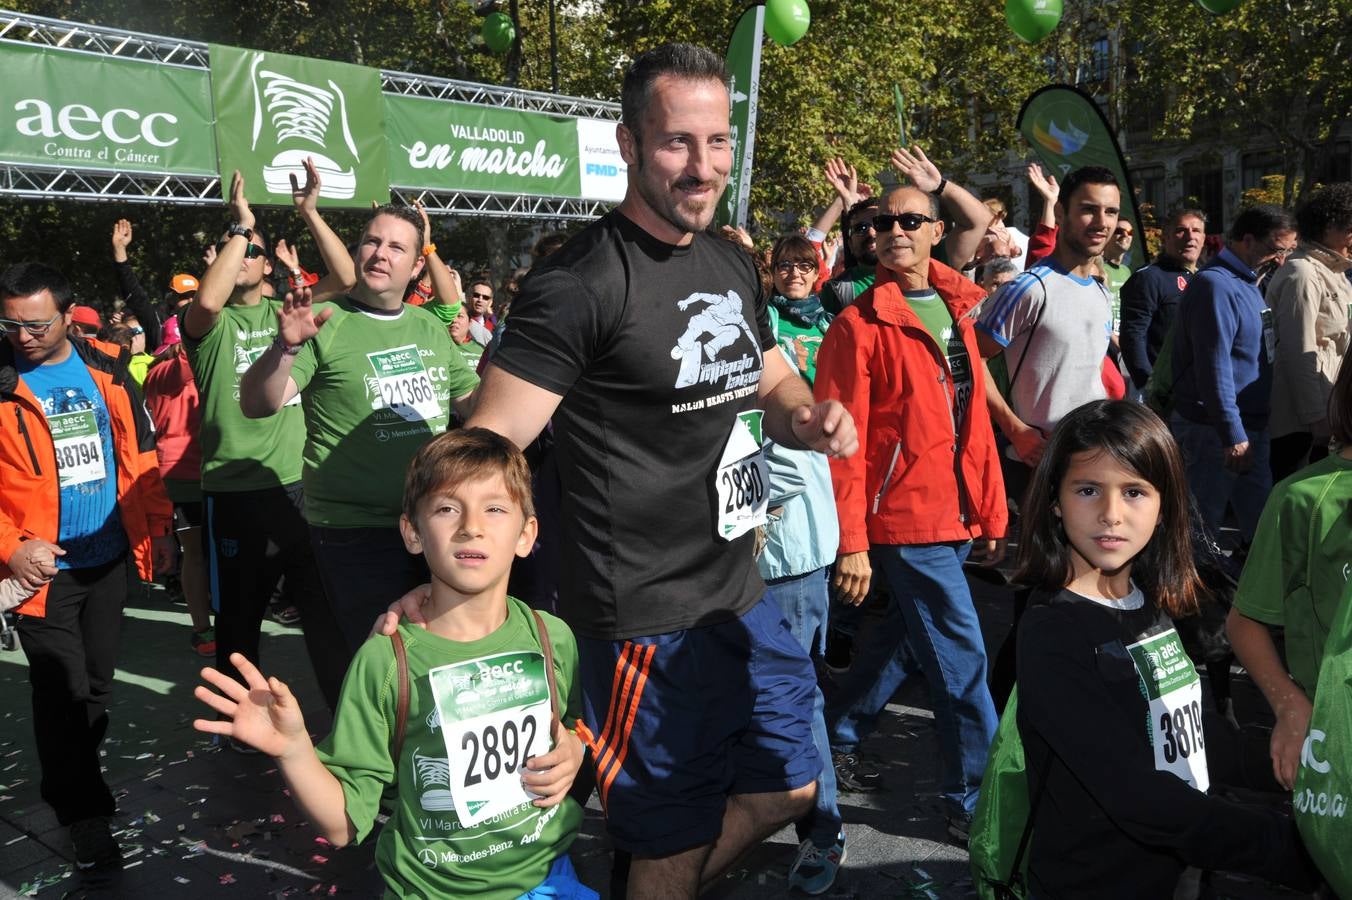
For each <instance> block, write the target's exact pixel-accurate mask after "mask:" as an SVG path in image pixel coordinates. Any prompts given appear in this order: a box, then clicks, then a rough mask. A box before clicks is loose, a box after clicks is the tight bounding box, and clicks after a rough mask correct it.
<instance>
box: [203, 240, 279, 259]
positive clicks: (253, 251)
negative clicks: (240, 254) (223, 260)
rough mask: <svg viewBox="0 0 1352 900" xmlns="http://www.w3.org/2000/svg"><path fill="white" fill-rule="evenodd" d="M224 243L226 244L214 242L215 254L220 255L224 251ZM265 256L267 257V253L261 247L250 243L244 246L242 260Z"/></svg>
mask: <svg viewBox="0 0 1352 900" xmlns="http://www.w3.org/2000/svg"><path fill="white" fill-rule="evenodd" d="M226 243H227V241H217V242H216V252H217V253H220V252H221V251H222V250H224V249H225V245H226ZM267 255H268V251H266V250H264V249H263V248H262V247H260V246H258V245H257V244H255V243H253V242H250V243H248V244H245V245H244V258H245V259H258V257H260V256H267Z"/></svg>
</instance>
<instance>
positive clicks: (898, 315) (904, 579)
mask: <svg viewBox="0 0 1352 900" xmlns="http://www.w3.org/2000/svg"><path fill="white" fill-rule="evenodd" d="M942 187H943V186H942V185H940V189H942ZM873 221H874V223H875V229H876V231H877V235H878V239H877V254H878V275H877V281H876V282H875V283H874V285H873V287H872V288H870V289H869V290H868V291H867V292H866V293H864V294H863V295H862V296H861V297H860V298H859V299H858V300H857V301H855V303H854V304H853V305H851V306H850V307H849V308H847V309H846V310H845V311H844V312H842V313H841V314H840V315H839V316H838V317H837V318H836V319H835V320H834V321H833V322H832V323H831V327H830V328H829V329H827V332H826V337H825V339H824V340H823V342H822V346H821V350H820V351H819V352H818V355H817V380H816V382H815V385H814V390H815V393H816V395H817V398H818V399H819V400H821V399H824V398H828V397H830V398H835V399H838V400H840V402H841V403H843V404H844V405H845V408H846V409H848V410H849V411H850V415H851V416H853V417H854V421H855V423H856V426H857V428H858V431H859V434H860V447H861V451H862V452H860V453H857V454H855V455H854V456H853V457H851V458H849V459H832V460H831V480H832V485H833V488H834V491H835V496H836V508H837V511H838V513H839V517H840V549H839V551H838V556H837V559H836V574H835V586H836V589H837V591H838V592H839V594H840V595H841V597H842V599H844V600H845V602H847V603H852V604H856V605H857V604H859V603H861V602H863V600H864V597H865V596H866V595H867V594H868V589H869V583H870V581H871V580H872V574H873V569H874V567H877V568H879V569H881V570H882V572H883V574H884V576H885V578H886V581H887V584H888V590H889V593H890V602H889V604H888V611H887V615H886V618H885V620H884V623H883V626H882V627H881V628H878V629H875V630H873V631H872V632H871V633H870V635H869V636H868V637H867V638H865V639H864V640H863V641H861V642H860V645H859V646H857V647H856V652H855V658H854V662H853V665H852V666H851V668H850V672H849V674H848V675H847V676H846V678H845V680H844V682H843V683H842V685H841V688H840V690H839V691H838V692H837V694H836V696H835V697H834V698H833V700H832V702H831V704H830V706H829V708H828V709H827V726H828V729H829V731H830V737H831V750H832V761H833V762H834V763H836V765H837V773H838V777H839V778H840V780H841V782H842V783H848V782H849V781H853V782H855V783H857V784H858V785H859V786H860V787H861V788H864V789H867V788H868V787H869V786H870V785H869V784H868V782H869V780H870V779H869V778H868V777H867V775H865V774H864V773H862V772H859V771H846V772H845V773H843V774H842V773H840V767H841V766H842V765H844V766H845V767H846V768H847V769H849V768H851V767H858V765H859V764H858V761H857V756H856V755H855V751H856V749H857V746H858V743H859V741H860V740H861V739H862V738H863V737H864V736H865V734H866V732H867V731H868V730H869V729H870V728H871V726H872V723H873V721H874V720H875V719H876V717H877V714H878V712H880V711H881V709H882V707H883V705H884V704H885V703H886V702H887V699H888V698H889V697H890V696H891V694H892V692H893V691H894V690H895V689H896V688H897V687H898V686H899V684H900V683H901V681H902V680H903V679H904V678H905V667H904V665H903V655H904V653H905V647H904V644H905V643H909V644H910V647H911V650H912V652H913V653H914V656H915V658H916V661H917V662H918V663H919V664H920V668H921V669H922V670H923V671H924V673H925V680H926V682H928V684H929V686H930V692H931V696H932V697H933V701H934V712H935V724H936V726H937V731H938V736H939V749H940V755H941V757H942V760H943V776H942V781H941V786H940V791H941V794H942V798H943V801H944V803H945V805H946V807H947V813H948V818H949V831H950V833H951V834H953V836H954V837H956V838H958V839H959V840H964V841H965V838H966V832H967V823H968V822H969V821H970V819H971V814H972V810H973V809H974V808H975V807H976V798H977V791H978V789H979V788H980V786H981V776H982V773H983V772H984V770H985V767H986V754H987V749H988V748H989V746H990V742H991V739H992V738H993V737H994V735H995V726H996V724H997V717H996V714H995V706H994V704H993V703H992V702H991V696H990V692H989V690H988V689H987V687H986V651H985V644H984V642H983V640H982V637H981V625H980V623H979V622H978V621H977V616H976V610H975V608H974V607H973V605H972V595H971V591H970V590H969V588H968V586H967V581H966V578H965V577H964V575H963V569H962V567H963V563H964V562H965V561H966V560H967V557H968V555H969V554H970V553H971V551H972V546H973V542H978V543H979V547H980V551H979V552H981V553H982V554H983V556H984V560H985V563H986V564H987V565H994V564H995V563H997V562H999V560H1000V558H1001V557H1002V556H1003V555H1004V543H1005V542H1004V537H1005V527H1006V525H1007V524H1008V513H1007V511H1006V508H1005V493H1004V481H1003V479H1002V478H1001V475H1000V462H999V458H998V456H997V453H996V449H995V438H994V436H993V434H992V431H991V423H990V417H989V414H988V413H987V411H986V400H985V385H984V380H983V379H982V378H981V377H974V373H975V374H977V375H979V373H980V372H981V357H980V356H979V354H978V352H977V345H976V337H975V334H974V332H973V330H972V320H971V319H970V318H968V317H967V313H968V312H969V311H971V309H972V308H973V307H974V306H975V305H976V304H977V303H979V302H981V301H982V300H983V299H985V296H986V294H985V291H983V290H982V289H981V288H980V286H978V285H976V284H973V283H972V282H970V281H968V280H967V279H965V278H963V277H962V276H961V275H960V274H959V273H958V272H956V271H954V270H953V269H951V268H949V267H948V266H945V265H943V264H942V263H939V262H936V261H934V260H931V259H930V253H931V252H932V251H933V249H934V247H935V245H936V244H938V242H939V240H940V239H941V238H942V236H943V231H944V225H943V222H942V221H940V219H939V208H938V199H937V197H935V196H933V195H931V194H927V193H925V192H924V191H922V190H920V189H918V188H915V187H902V188H897V189H896V190H893V191H892V192H891V193H889V194H887V195H886V196H885V197H884V198H883V200H882V203H881V204H880V206H879V211H878V213H877V215H876V216H875V217H874V220H873Z"/></svg>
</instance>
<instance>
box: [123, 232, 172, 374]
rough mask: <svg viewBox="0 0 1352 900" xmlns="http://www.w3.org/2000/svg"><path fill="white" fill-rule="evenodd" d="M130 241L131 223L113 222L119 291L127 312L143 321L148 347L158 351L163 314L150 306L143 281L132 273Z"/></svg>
mask: <svg viewBox="0 0 1352 900" xmlns="http://www.w3.org/2000/svg"><path fill="white" fill-rule="evenodd" d="M131 240H132V232H131V222H130V221H128V220H127V219H118V220H117V221H116V222H114V223H113V269H114V270H115V271H116V273H117V287H118V291H119V292H121V294H122V299H123V300H124V301H126V304H127V309H129V310H131V312H132V315H134V316H136V318H137V319H139V320H140V322H141V327H142V328H144V329H145V333H146V346H147V347H158V346H159V345H160V333H161V331H160V329H161V326H162V321H161V317H160V313H159V311H158V310H157V309H155V307H154V305H152V304H151V302H150V297H149V296H147V295H146V291H145V288H143V287H141V280H140V279H139V278H137V277H136V273H135V272H134V271H132V267H131V262H130V260H129V259H128V257H127V248H128V247H130V246H131Z"/></svg>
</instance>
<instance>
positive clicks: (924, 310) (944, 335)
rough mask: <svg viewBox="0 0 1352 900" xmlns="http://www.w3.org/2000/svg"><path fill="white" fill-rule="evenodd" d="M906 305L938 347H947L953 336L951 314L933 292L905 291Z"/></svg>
mask: <svg viewBox="0 0 1352 900" xmlns="http://www.w3.org/2000/svg"><path fill="white" fill-rule="evenodd" d="M905 293H906V303H907V304H908V305H909V306H910V307H911V310H912V311H914V312H915V315H916V318H918V319H919V320H920V322H921V324H923V325H924V326H925V330H926V331H928V332H929V333H930V336H931V337H933V338H934V343H936V344H938V345H939V346H940V347H943V348H947V347H948V339H949V338H950V337H952V336H953V313H951V312H949V309H948V304H946V303H944V301H943V300H942V299H941V298H940V297H939V295H938V294H936V293H935V292H934V291H933V290H923V291H906V292H905Z"/></svg>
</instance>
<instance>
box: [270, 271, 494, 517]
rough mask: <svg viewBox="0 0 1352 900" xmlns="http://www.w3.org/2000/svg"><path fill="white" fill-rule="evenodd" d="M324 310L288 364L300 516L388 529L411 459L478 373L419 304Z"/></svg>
mask: <svg viewBox="0 0 1352 900" xmlns="http://www.w3.org/2000/svg"><path fill="white" fill-rule="evenodd" d="M322 306H326V307H328V308H331V309H332V310H333V315H332V316H331V317H330V318H329V320H328V321H327V322H326V323H324V327H323V328H321V329H320V330H319V334H317V335H316V336H315V338H314V339H313V340H311V341H309V342H308V343H306V344H305V346H304V347H302V348H301V351H300V353H299V354H297V356H296V360H295V363H294V365H293V367H292V370H291V377H292V378H293V379H294V380H295V382H296V385H297V386H298V387H299V388H300V391H301V399H302V404H301V405H302V407H303V409H304V410H305V437H306V439H305V518H306V520H307V521H309V523H310V524H311V525H319V526H323V527H327V528H383V527H388V526H393V525H395V524H396V523H397V522H398V521H399V509H400V500H401V497H402V495H403V490H404V472H405V470H406V469H407V468H408V464H409V462H410V461H411V460H412V459H413V456H414V454H416V453H417V452H418V449H419V448H420V447H422V445H423V444H425V443H427V441H428V439H429V438H431V437H432V436H433V435H437V434H440V433H441V432H443V431H445V430H446V426H447V422H448V421H449V417H450V414H451V412H452V409H451V403H452V401H453V400H455V399H456V398H458V397H463V396H464V395H465V394H468V393H469V392H471V391H473V390H474V389H475V387H477V386H478V384H479V378H478V376H477V375H475V374H474V372H473V370H472V369H470V368H469V366H468V365H467V364H466V363H465V358H464V356H463V355H462V354H461V353H460V351H459V350H457V349H456V348H455V347H454V346H453V345H452V344H451V338H450V335H449V334H447V333H446V326H445V325H443V324H442V322H441V320H440V319H438V318H437V317H436V316H434V315H432V314H431V313H429V312H427V311H425V310H423V309H420V308H418V307H416V306H410V305H408V304H407V303H405V304H402V305H401V306H400V307H399V309H397V310H393V311H385V310H375V309H370V308H368V307H365V306H362V305H360V304H358V303H356V302H355V301H353V300H352V299H351V298H346V297H345V298H343V299H342V300H339V301H336V302H334V303H331V304H322Z"/></svg>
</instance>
